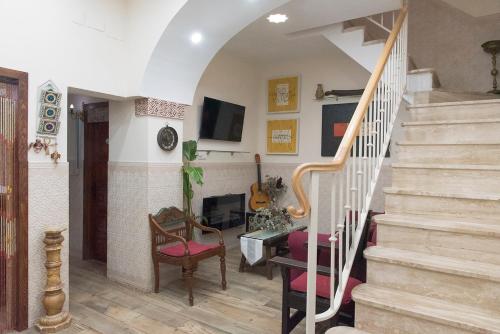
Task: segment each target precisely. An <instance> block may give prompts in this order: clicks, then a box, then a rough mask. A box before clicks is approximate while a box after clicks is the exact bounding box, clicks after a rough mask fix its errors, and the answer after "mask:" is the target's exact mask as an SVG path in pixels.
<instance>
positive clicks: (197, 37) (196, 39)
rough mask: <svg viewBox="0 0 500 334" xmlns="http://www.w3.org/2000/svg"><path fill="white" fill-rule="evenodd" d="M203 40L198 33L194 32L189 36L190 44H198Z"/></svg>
mask: <svg viewBox="0 0 500 334" xmlns="http://www.w3.org/2000/svg"><path fill="white" fill-rule="evenodd" d="M202 40H203V35H202V34H200V33H199V32H194V33H192V34H191V43H193V44H199V43H200V42H201V41H202Z"/></svg>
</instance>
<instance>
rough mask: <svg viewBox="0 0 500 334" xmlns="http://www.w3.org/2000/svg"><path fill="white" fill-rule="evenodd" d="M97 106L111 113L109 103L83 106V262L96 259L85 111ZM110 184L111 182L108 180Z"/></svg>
mask: <svg viewBox="0 0 500 334" xmlns="http://www.w3.org/2000/svg"><path fill="white" fill-rule="evenodd" d="M96 104H99V105H100V104H102V105H103V106H104V105H106V106H107V108H108V112H109V102H108V101H106V102H92V103H87V104H84V105H83V108H82V111H83V129H84V130H83V142H84V147H83V152H84V153H83V160H84V161H83V242H82V253H83V254H82V258H83V260H92V259H94V254H93V250H92V240H91V238H92V236H93V234H92V229H93V227H94V224H93V221H92V220H91V219H90V215H89V211H88V206H89V203H90V202H91V197H92V194H91V193H90V192H89V191H88V190H89V189H90V188H91V187H92V179H91V175H90V171H89V169H88V168H86V166H85V158H86V157H87V156H88V155H89V152H87V149H88V145H85V140H86V139H87V132H88V130H87V117H88V113H87V110H86V109H85V106H86V105H96ZM108 183H109V180H108Z"/></svg>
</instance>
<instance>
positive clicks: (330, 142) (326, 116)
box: [321, 103, 358, 157]
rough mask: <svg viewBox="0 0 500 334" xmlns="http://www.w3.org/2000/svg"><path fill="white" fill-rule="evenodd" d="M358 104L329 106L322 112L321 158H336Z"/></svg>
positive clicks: (324, 107) (325, 106)
mask: <svg viewBox="0 0 500 334" xmlns="http://www.w3.org/2000/svg"><path fill="white" fill-rule="evenodd" d="M357 105H358V104H357V103H342V104H327V105H324V106H323V111H322V113H323V114H322V126H321V128H322V130H321V156H322V157H334V156H335V154H336V153H337V150H338V148H339V146H340V142H341V141H342V138H344V134H345V131H346V130H347V126H348V125H349V122H350V121H351V118H352V115H353V114H354V111H355V110H356V107H357Z"/></svg>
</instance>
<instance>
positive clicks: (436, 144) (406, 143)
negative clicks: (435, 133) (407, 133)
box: [396, 141, 500, 146]
mask: <svg viewBox="0 0 500 334" xmlns="http://www.w3.org/2000/svg"><path fill="white" fill-rule="evenodd" d="M396 145H399V146H478V145H484V146H494V145H500V143H488V142H477V143H425V142H414V141H399V142H396Z"/></svg>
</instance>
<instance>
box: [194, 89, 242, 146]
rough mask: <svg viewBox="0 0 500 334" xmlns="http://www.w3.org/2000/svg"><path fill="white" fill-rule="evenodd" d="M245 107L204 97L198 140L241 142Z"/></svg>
mask: <svg viewBox="0 0 500 334" xmlns="http://www.w3.org/2000/svg"><path fill="white" fill-rule="evenodd" d="M244 118H245V107H244V106H240V105H237V104H234V103H229V102H224V101H221V100H217V99H213V98H210V97H206V96H205V99H204V101H203V109H202V112H201V127H200V139H215V140H226V141H236V142H239V141H241V134H242V132H243V120H244Z"/></svg>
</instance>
